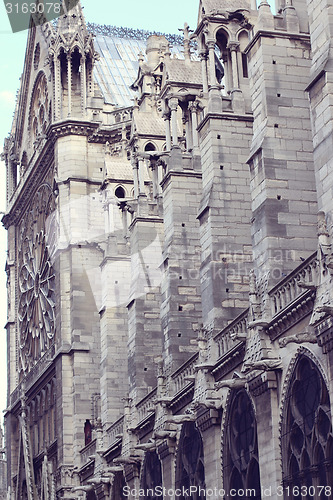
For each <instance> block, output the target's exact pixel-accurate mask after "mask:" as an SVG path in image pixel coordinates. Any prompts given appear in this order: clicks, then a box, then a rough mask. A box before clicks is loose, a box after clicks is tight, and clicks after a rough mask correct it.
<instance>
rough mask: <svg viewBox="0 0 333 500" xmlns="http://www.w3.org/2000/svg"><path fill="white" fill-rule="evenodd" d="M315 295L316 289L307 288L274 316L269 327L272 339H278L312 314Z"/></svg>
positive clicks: (268, 330)
mask: <svg viewBox="0 0 333 500" xmlns="http://www.w3.org/2000/svg"><path fill="white" fill-rule="evenodd" d="M315 295H316V293H315V291H313V290H307V291H306V292H305V293H304V294H302V295H301V296H300V297H298V298H297V299H296V300H295V301H294V302H292V303H291V304H290V305H289V306H287V307H285V308H284V309H282V310H281V312H280V313H279V314H277V315H276V316H275V317H274V318H273V320H272V321H271V322H270V324H269V327H268V328H267V332H268V334H269V336H270V338H271V340H276V339H278V338H279V337H280V336H281V335H282V334H283V333H284V332H286V331H287V330H289V329H290V328H291V327H292V326H294V325H296V324H297V323H298V322H299V321H301V320H302V319H303V318H305V317H306V316H308V315H309V314H311V312H312V310H313V304H314V300H315Z"/></svg>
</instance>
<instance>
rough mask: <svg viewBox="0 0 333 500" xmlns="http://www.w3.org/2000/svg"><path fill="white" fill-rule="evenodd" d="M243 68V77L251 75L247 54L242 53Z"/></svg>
mask: <svg viewBox="0 0 333 500" xmlns="http://www.w3.org/2000/svg"><path fill="white" fill-rule="evenodd" d="M242 68H243V78H248V77H249V70H248V65H247V55H246V54H244V53H242Z"/></svg>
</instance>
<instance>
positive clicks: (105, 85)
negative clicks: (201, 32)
mask: <svg viewBox="0 0 333 500" xmlns="http://www.w3.org/2000/svg"><path fill="white" fill-rule="evenodd" d="M88 29H89V31H92V32H93V33H94V34H95V39H94V45H95V50H96V52H98V53H99V55H100V59H99V60H98V61H96V63H95V68H94V77H95V80H96V82H97V83H98V85H99V87H100V90H101V92H102V94H103V97H104V99H105V101H106V102H107V103H109V104H114V105H115V106H117V107H127V106H132V105H133V99H134V97H135V95H136V94H135V92H134V91H133V90H131V89H130V85H132V83H133V82H134V81H135V80H136V78H137V76H138V69H139V62H138V55H139V53H140V52H141V53H142V54H145V51H146V42H147V38H148V36H149V35H151V34H153V33H150V32H147V31H141V30H133V29H132V30H131V29H126V28H115V27H110V26H99V25H92V24H89V23H88ZM154 34H160V33H154ZM165 36H166V38H167V39H168V40H169V41H171V42H172V43H173V47H172V54H173V57H176V59H184V55H183V50H184V49H183V46H182V44H181V41H182V39H181V37H179V36H175V35H165Z"/></svg>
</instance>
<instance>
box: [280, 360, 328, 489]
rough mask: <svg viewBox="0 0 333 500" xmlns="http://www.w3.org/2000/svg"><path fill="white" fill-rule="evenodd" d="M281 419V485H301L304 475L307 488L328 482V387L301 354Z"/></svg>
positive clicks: (312, 365)
mask: <svg viewBox="0 0 333 500" xmlns="http://www.w3.org/2000/svg"><path fill="white" fill-rule="evenodd" d="M284 422H285V425H284V429H283V442H282V454H283V455H282V456H283V480H284V484H285V485H286V486H290V491H292V487H293V486H295V485H297V486H301V485H303V484H304V478H306V485H307V487H308V488H310V487H312V488H313V487H314V486H315V485H316V484H320V485H321V486H323V487H324V486H329V485H331V484H332V479H333V478H332V477H329V475H330V474H331V476H332V472H331V471H332V470H333V457H332V446H333V433H332V421H331V413H330V400H329V395H328V390H327V387H326V384H325V381H324V380H323V377H322V375H321V374H320V372H319V370H318V368H317V367H316V366H315V365H314V363H313V362H312V361H311V360H310V359H308V358H307V357H305V356H303V357H302V358H301V359H300V361H299V362H298V363H297V365H296V368H295V372H294V376H293V379H292V381H291V384H290V388H289V393H288V398H287V402H286V414H285V418H284ZM316 471H317V472H316ZM317 474H318V475H317ZM318 480H319V483H318ZM312 488H311V489H312ZM323 491H324V489H323ZM290 498H292V499H294V498H295V499H296V496H293V495H291V497H290ZM306 498H308V497H306ZM309 498H310V496H309ZM318 498H320V499H321V498H324V496H318Z"/></svg>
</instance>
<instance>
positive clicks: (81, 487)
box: [71, 485, 93, 493]
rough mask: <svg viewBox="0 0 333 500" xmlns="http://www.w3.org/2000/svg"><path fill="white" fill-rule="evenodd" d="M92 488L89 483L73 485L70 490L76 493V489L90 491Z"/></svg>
mask: <svg viewBox="0 0 333 500" xmlns="http://www.w3.org/2000/svg"><path fill="white" fill-rule="evenodd" d="M92 489H93V486H92V485H89V486H75V488H72V490H71V492H72V493H76V492H77V491H84V492H87V491H91V490H92Z"/></svg>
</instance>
